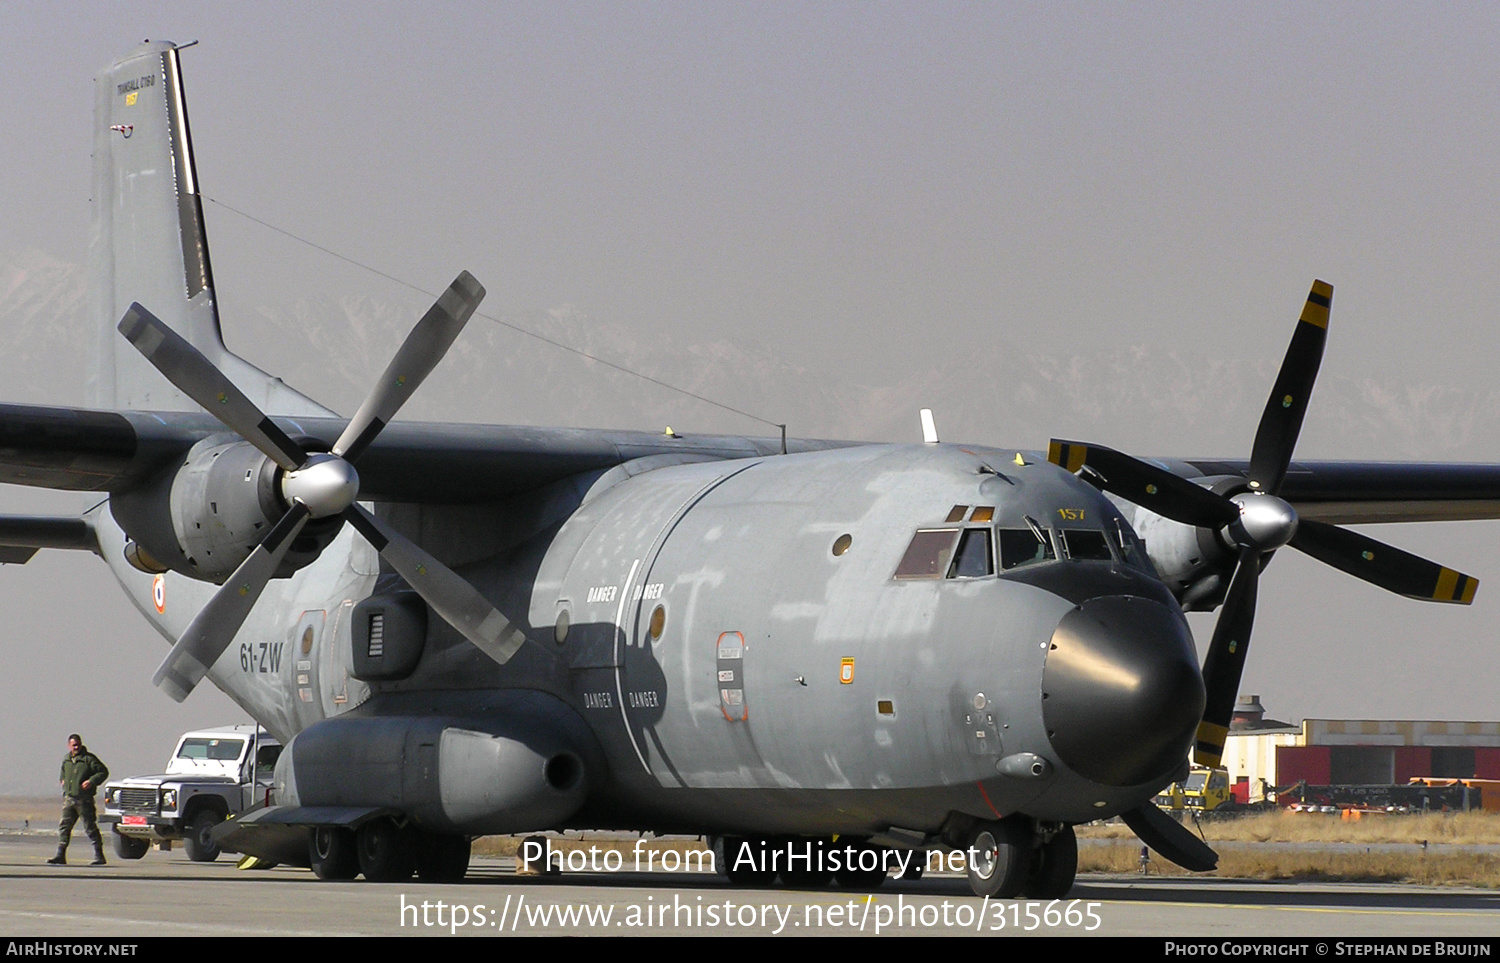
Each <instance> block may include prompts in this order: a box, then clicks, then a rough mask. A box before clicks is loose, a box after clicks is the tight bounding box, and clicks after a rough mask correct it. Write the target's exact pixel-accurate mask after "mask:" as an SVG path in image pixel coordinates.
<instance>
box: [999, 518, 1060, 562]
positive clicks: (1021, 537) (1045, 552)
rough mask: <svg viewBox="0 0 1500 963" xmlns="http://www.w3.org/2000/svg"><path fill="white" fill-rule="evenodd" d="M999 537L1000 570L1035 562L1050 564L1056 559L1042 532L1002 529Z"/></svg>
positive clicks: (1023, 529)
mask: <svg viewBox="0 0 1500 963" xmlns="http://www.w3.org/2000/svg"><path fill="white" fill-rule="evenodd" d="M997 534H998V535H999V536H1000V568H1001V569H1010V568H1018V567H1020V566H1022V565H1032V564H1034V563H1036V562H1050V561H1052V560H1053V559H1055V558H1056V557H1057V555H1056V554H1054V553H1053V551H1052V542H1051V540H1050V539H1048V538H1047V537H1046V535H1045V533H1044V532H1041V531H1039V530H1035V529H1031V528H1002V529H1000V530H999V531H998V532H997Z"/></svg>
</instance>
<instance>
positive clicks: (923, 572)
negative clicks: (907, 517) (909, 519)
mask: <svg viewBox="0 0 1500 963" xmlns="http://www.w3.org/2000/svg"><path fill="white" fill-rule="evenodd" d="M958 533H959V530H958V529H956V528H924V529H920V530H918V532H917V534H915V535H913V536H912V538H911V544H910V545H908V546H906V554H905V555H904V556H902V558H901V564H900V565H898V566H896V578H942V577H943V576H944V575H945V574H947V572H948V565H949V563H951V562H952V561H953V545H954V543H955V542H957V541H958Z"/></svg>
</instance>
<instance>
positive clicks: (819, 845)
mask: <svg viewBox="0 0 1500 963" xmlns="http://www.w3.org/2000/svg"><path fill="white" fill-rule="evenodd" d="M832 844H833V840H831V839H829V838H828V837H827V836H811V837H801V836H788V837H786V838H785V839H778V840H776V848H777V849H779V850H781V851H782V852H788V853H795V854H796V856H797V857H798V858H797V860H796V862H795V866H796V868H795V869H791V868H783V869H782V870H781V882H782V883H784V884H785V885H786V886H788V887H790V888H791V889H821V888H822V887H824V886H827V885H828V884H829V882H830V881H831V880H832V879H833V873H832V872H831V871H830V870H828V869H826V868H825V867H826V866H827V865H828V849H829V847H830V846H831V845H832ZM788 845H790V846H791V848H790V849H788V848H787V846H788ZM804 853H806V854H809V855H811V857H812V859H811V861H810V863H809V865H807V866H806V867H804V865H803V863H804V860H803V859H802V858H801V857H802V855H803V854H804Z"/></svg>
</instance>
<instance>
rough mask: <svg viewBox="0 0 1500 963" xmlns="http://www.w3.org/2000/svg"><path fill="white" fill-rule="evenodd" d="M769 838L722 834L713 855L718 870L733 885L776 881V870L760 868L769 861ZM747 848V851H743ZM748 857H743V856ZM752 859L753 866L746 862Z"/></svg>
mask: <svg viewBox="0 0 1500 963" xmlns="http://www.w3.org/2000/svg"><path fill="white" fill-rule="evenodd" d="M770 842H771V841H770V840H768V839H766V838H765V837H764V836H724V837H722V838H721V839H720V840H719V846H718V847H717V849H718V851H717V852H715V854H714V856H715V858H716V859H717V860H718V862H719V872H721V873H723V874H724V878H725V879H727V880H729V882H730V883H732V884H734V885H735V886H753V887H766V886H770V885H771V884H772V883H774V882H776V870H774V869H771V870H766V869H762V868H761V867H763V866H764V865H765V864H766V863H767V862H769V859H768V854H767V852H766V850H767V849H769V848H770ZM746 848H748V850H749V852H748V853H745V852H743V851H744V850H745V849H746ZM747 855H748V856H749V857H750V859H749V860H746V859H744V856H747ZM751 860H753V862H754V865H753V866H747V865H746V863H747V862H750V861H751Z"/></svg>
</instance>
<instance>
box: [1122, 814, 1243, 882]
mask: <svg viewBox="0 0 1500 963" xmlns="http://www.w3.org/2000/svg"><path fill="white" fill-rule="evenodd" d="M1120 818H1121V819H1123V820H1124V821H1125V825H1127V826H1129V827H1130V831H1131V832H1133V833H1135V834H1136V835H1137V836H1139V837H1140V838H1141V842H1143V843H1145V844H1146V845H1147V846H1150V847H1151V848H1152V849H1154V850H1155V851H1156V852H1157V853H1159V854H1160V855H1161V856H1162V858H1164V859H1169V860H1171V861H1172V862H1174V863H1176V864H1177V865H1178V866H1181V867H1182V868H1183V869H1186V870H1189V871H1190V872H1194V873H1206V872H1209V871H1210V870H1213V869H1217V868H1218V866H1219V854H1218V853H1216V852H1214V851H1213V848H1212V847H1210V846H1209V845H1208V843H1205V842H1204V841H1203V840H1201V839H1199V838H1198V837H1197V836H1194V835H1193V833H1192V830H1190V829H1188V828H1187V827H1186V826H1184V825H1182V823H1179V822H1178V821H1177V820H1175V819H1173V818H1172V817H1171V816H1168V815H1167V814H1166V813H1164V812H1162V811H1161V810H1160V809H1158V808H1157V807H1156V806H1155V805H1154V804H1152V803H1149V802H1148V803H1143V804H1142V805H1141V806H1139V807H1137V808H1135V809H1132V810H1130V811H1129V812H1124V813H1120Z"/></svg>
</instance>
